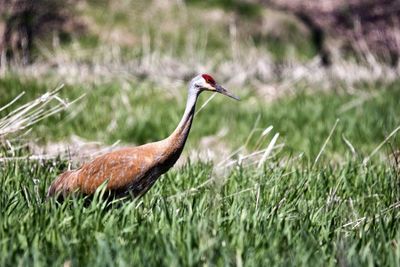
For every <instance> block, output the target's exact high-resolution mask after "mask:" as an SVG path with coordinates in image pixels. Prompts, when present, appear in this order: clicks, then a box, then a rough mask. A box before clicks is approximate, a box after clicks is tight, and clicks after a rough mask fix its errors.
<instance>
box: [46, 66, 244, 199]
mask: <svg viewBox="0 0 400 267" xmlns="http://www.w3.org/2000/svg"><path fill="white" fill-rule="evenodd" d="M203 91H210V92H216V93H220V94H222V95H225V96H227V97H230V98H233V99H235V100H239V98H238V97H237V96H235V95H233V94H232V93H231V92H229V91H228V90H227V89H225V88H224V87H223V86H221V85H220V84H218V83H217V82H216V81H215V79H214V78H213V77H212V76H211V75H210V74H199V75H197V76H196V77H194V78H193V79H192V80H191V81H190V83H189V88H188V96H187V102H186V108H185V111H184V114H183V117H182V119H181V120H180V122H179V124H178V126H177V127H176V128H175V130H174V131H173V132H172V133H171V134H170V135H169V136H168V137H167V138H165V139H163V140H160V141H156V142H152V143H147V144H143V145H140V146H136V147H124V148H120V149H118V150H115V151H112V152H109V153H105V154H103V155H100V156H98V157H96V158H94V159H93V160H92V161H90V162H88V163H84V164H83V165H82V166H81V167H80V168H78V169H75V170H67V171H65V172H64V173H62V174H60V175H59V176H58V177H57V178H56V179H55V180H54V181H53V182H52V184H51V185H50V187H49V189H48V191H47V198H52V197H59V198H61V199H64V198H65V197H67V196H69V195H71V194H74V193H78V194H82V195H86V196H93V195H94V193H95V192H96V190H97V189H98V188H99V187H101V185H102V184H105V190H106V192H108V194H109V195H111V196H114V197H124V196H128V195H130V196H132V197H141V196H143V195H144V194H145V193H146V192H147V191H148V190H149V189H150V188H151V187H152V186H153V185H154V183H155V182H156V181H157V179H158V178H159V177H160V176H161V175H162V174H164V173H166V172H167V171H168V170H169V169H170V168H172V167H173V166H174V164H175V163H176V161H177V160H178V158H179V157H180V155H181V153H182V150H183V148H184V146H185V143H186V140H187V138H188V135H189V132H190V128H191V126H192V122H193V117H194V114H195V108H196V102H197V99H198V97H199V95H200V93H201V92H203Z"/></svg>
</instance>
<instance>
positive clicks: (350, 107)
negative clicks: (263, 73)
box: [0, 1, 400, 266]
mask: <svg viewBox="0 0 400 267" xmlns="http://www.w3.org/2000/svg"><path fill="white" fill-rule="evenodd" d="M128 2H129V1H128ZM121 5H122V7H119V9H118V6H117V7H116V8H115V9H113V10H112V11H111V12H110V15H109V16H108V17H107V16H105V17H103V16H101V14H102V13H100V14H99V12H101V10H102V9H101V7H99V8H98V9H96V8H93V9H88V8H87V9H84V10H85V11H84V12H86V13H87V16H89V17H91V19H92V20H95V21H96V22H97V23H98V26H96V27H100V29H104V28H101V27H106V26H107V25H109V23H110V20H111V21H112V23H113V24H112V25H113V27H114V28H115V29H118V30H121V31H128V29H129V27H128V26H127V25H130V24H131V23H144V22H143V21H142V20H146V19H147V20H149V19H150V18H148V17H146V16H143V17H139V18H137V17H136V19H137V20H135V21H134V22H132V21H131V18H130V17H128V16H126V14H125V13H123V12H122V11H121V10H124V8H126V7H125V6H124V5H123V4H121ZM142 8H143V7H142V6H140V7H137V10H139V11H140V10H141V9H142ZM185 8H187V9H185V10H184V11H182V10H180V9H178V11H176V10H175V9H174V12H176V13H173V12H172V14H174V15H175V16H172V17H173V18H170V17H169V16H167V15H165V14H170V13H169V12H170V11H169V12H166V11H165V10H163V9H161V11H159V10H158V9H155V10H150V11H149V13H151V14H152V15H153V16H155V15H154V14H157V15H159V14H163V16H156V19H155V21H153V22H152V23H154V24H152V27H154V29H153V28H152V27H150V28H149V29H147V30H148V31H149V33H148V34H149V35H148V36H147V35H146V34H147V33H146V34H145V35H144V37H146V36H147V37H149V38H150V39H151V38H154V39H155V41H154V43H152V44H151V45H149V46H150V47H151V48H149V49H150V50H151V51H147V50H146V47H147V45H146V38H143V40H141V41H140V42H142V43H143V42H144V43H145V44H142V45H141V47H140V49H137V50H129V49H127V47H129V45H130V43H129V42H135V40H134V37H135V36H136V35H137V34H139V33H137V32H136V31H137V29H135V30H133V31H132V32H130V34H131V36H130V35H128V34H125V37H126V38H127V40H123V41H121V42H122V44H118V46H117V48H118V49H117V48H115V47H113V46H110V44H109V43H108V42H114V41H115V40H111V41H110V40H107V39H106V37H107V36H108V37H109V36H112V34H110V35H106V37H104V36H102V35H98V32H99V31H100V30H99V29H97V28H95V29H94V30H93V29H92V32H93V33H92V34H93V36H92V35H87V36H85V37H84V38H82V37H81V38H77V39H76V40H75V39H74V40H71V41H70V43H68V44H66V45H64V46H62V47H57V48H56V49H55V52H52V53H54V54H51V55H50V56H49V55H48V54H47V53H46V52H45V51H47V50H45V48H43V47H42V49H41V50H40V51H39V52H38V58H39V60H38V61H39V63H35V64H36V65H33V66H31V67H29V68H27V69H21V68H20V67H16V68H15V69H10V70H7V71H5V73H3V74H2V76H1V79H0V107H3V106H5V105H7V103H9V102H10V101H12V100H13V99H15V97H17V96H18V95H19V94H20V93H21V92H22V91H25V94H24V95H23V96H21V97H20V98H19V99H18V100H17V101H16V103H14V104H13V105H11V106H9V107H7V108H4V109H3V108H0V118H5V117H6V116H7V114H10V112H12V111H13V110H15V109H16V108H17V107H18V106H21V105H22V104H24V103H26V102H28V101H32V100H33V99H36V98H38V97H39V98H40V97H41V96H42V95H43V94H45V93H46V92H48V91H50V90H52V89H54V88H56V87H57V86H59V85H60V84H65V85H64V87H63V88H62V89H61V90H60V91H59V93H58V94H57V95H58V97H59V98H58V99H62V100H63V101H64V102H65V103H67V102H71V104H63V105H62V108H61V110H60V111H59V112H57V113H55V114H54V115H52V116H49V117H48V118H45V119H43V120H41V121H39V122H37V123H34V124H33V125H32V126H30V127H29V128H30V131H29V132H27V133H26V130H27V129H21V130H19V131H17V132H15V133H14V132H13V133H10V134H7V133H5V134H4V133H3V132H2V130H4V129H5V125H4V124H2V121H1V120H0V133H2V134H0V138H1V139H0V140H1V142H2V146H1V152H0V160H1V162H0V266H15V265H18V266H132V265H133V266H136V265H145V266H159V265H162V266H180V265H182V266H193V265H195V266H198V265H206V266H214V265H217V266H225V265H236V266H337V265H339V266H366V265H368V266H376V265H378V266H400V244H399V243H400V228H399V225H400V224H399V223H400V213H399V208H400V156H399V146H400V141H399V137H398V130H399V126H400V116H399V108H398V107H399V99H400V80H399V79H398V78H396V77H395V78H393V77H392V76H390V75H388V76H390V77H392V78H385V76H382V77H378V78H376V79H373V77H372V76H373V75H372V74H371V75H367V76H369V78H368V79H364V78H354V81H353V80H351V79H353V77H351V79H350V78H348V79H340V78H338V77H336V78H334V79H333V81H332V80H330V81H329V82H328V81H324V78H321V79H320V78H318V77H316V76H318V75H322V77H325V76H324V75H325V74H326V73H325V72H321V73H322V74H321V73H319V74H318V73H316V72H314V73H313V72H312V71H309V72H307V75H305V76H304V77H302V78H301V79H300V80H295V79H291V77H286V76H282V77H281V78H280V79H271V80H268V79H269V78H265V79H266V80H267V81H269V82H268V83H270V84H272V85H273V86H274V87H275V89H276V90H274V92H275V94H274V96H271V94H268V93H266V92H265V91H263V90H262V86H261V87H260V86H259V84H260V83H262V84H264V83H267V82H266V81H264V80H263V79H262V78H259V79H260V82H259V83H254V82H252V81H254V80H255V79H256V78H255V77H256V76H257V75H259V74H260V73H259V72H258V73H257V74H254V73H250V71H249V72H248V73H240V71H244V70H245V69H246V67H243V66H244V65H246V64H248V63H249V61H246V60H247V59H246V58H244V57H243V54H246V51H247V50H244V49H251V50H252V51H256V52H254V53H259V54H257V55H261V54H262V53H270V55H271V58H274V59H271V60H273V61H274V62H276V61H278V63H280V62H281V60H283V59H282V57H283V56H285V57H287V56H288V55H287V54H285V53H286V52H285V51H292V50H293V49H295V57H296V62H300V63H298V64H300V65H301V64H307V63H304V62H303V61H307V60H310V58H312V57H313V56H314V55H313V54H312V53H313V52H312V49H310V48H307V44H304V43H302V42H300V43H296V42H294V43H295V48H293V49H292V48H290V47H289V48H287V47H286V48H282V47H281V45H280V44H277V45H276V46H274V45H273V44H276V42H274V41H271V42H268V43H269V44H272V46H271V47H269V48H268V52H266V51H264V50H263V49H264V48H260V47H259V46H258V45H257V44H249V43H248V40H247V39H246V38H244V37H240V36H239V37H238V40H237V45H238V48H237V49H238V51H239V53H240V54H242V56H240V55H236V56H235V55H234V54H235V53H237V51H236V50H235V49H234V48H232V49H233V50H230V47H228V46H226V44H225V43H224V42H223V41H222V40H223V37H224V36H225V35H226V36H225V37H226V39H229V38H230V39H229V40H232V38H231V36H230V35H229V33H227V32H226V28H224V27H223V26H224V25H222V26H218V25H219V24H218V23H216V22H215V21H211V22H210V23H214V24H215V25H214V24H212V25H213V27H211V29H210V30H209V32H207V31H206V28H207V26H206V25H205V24H204V23H205V22H204V21H202V20H201V19H196V20H194V21H192V22H191V23H192V24H189V25H186V26H182V27H180V28H179V30H180V32H178V33H177V34H176V35H168V34H166V35H165V36H164V35H162V36H161V35H160V36H158V37H157V34H159V33H158V32H157V29H156V27H155V26H154V25H156V24H157V23H158V21H157V20H166V21H168V22H170V20H172V21H174V20H178V22H179V20H180V19H182V17H185V16H184V15H182V12H183V13H184V14H186V13H187V14H193V13H195V12H199V10H202V7H201V6H199V5H196V4H194V5H188V6H187V7H185ZM215 10H219V9H216V8H215ZM215 10H214V8H213V9H212V11H213V12H217V11H215ZM139 11H138V13H140V12H139ZM202 12H207V11H202ZM218 12H220V11H218ZM86 13H85V14H86ZM227 23H229V22H227ZM248 23H249V24H251V20H250V22H248ZM166 24H168V23H166ZM177 24H179V23H176V24H173V23H172V24H168V25H163V27H172V28H173V29H176V27H178V26H177ZM192 26H193V27H197V29H198V31H199V32H200V33H199V36H208V38H209V40H208V41H207V43H205V44H203V45H202V44H201V40H199V41H196V42H195V44H193V43H192V39H191V38H188V39H190V40H191V41H190V42H189V41H188V39H185V38H184V37H182V36H184V33H187V32H189V29H188V28H190V27H192ZM225 26H226V25H225ZM174 27H175V28H174ZM185 27H187V28H185ZM114 28H113V29H114ZM128 32H129V31H128ZM160 32H163V33H164V31H160ZM219 33H221V34H219ZM224 34H225V35H224ZM154 36H155V37H154ZM295 36H297V35H295ZM128 37H131V38H132V40H131V39H130V38H128ZM157 38H161V39H162V40H166V41H165V42H164V43H163V42H161V43H157ZM219 38H222V40H221V39H219ZM296 38H298V37H296ZM200 39H201V38H200ZM226 39H225V40H226ZM151 40H153V39H151ZM296 40H297V39H296ZM197 42H198V43H200V44H198V43H197ZM168 45H170V46H171V47H173V46H174V45H175V46H176V47H175V48H174V50H172V51H171V50H170V47H169V46H168ZM193 46H194V47H197V48H201V53H203V55H202V56H199V57H198V58H196V59H198V60H199V61H200V63H199V64H200V67H199V66H194V69H193V70H191V71H193V72H194V73H195V71H199V70H201V71H205V70H204V69H205V67H204V66H211V67H210V69H211V70H207V72H209V71H210V72H212V71H215V72H217V74H216V75H215V78H217V79H218V78H219V79H218V80H221V83H222V84H227V86H228V87H229V88H230V89H231V90H232V91H233V92H234V93H235V94H237V95H239V96H240V97H241V101H240V102H234V101H233V100H230V99H228V98H225V97H223V96H221V95H216V96H215V97H213V98H212V99H211V101H209V102H208V100H209V97H210V96H211V95H210V94H209V93H203V94H202V95H201V97H200V103H199V104H198V106H197V110H198V113H197V114H196V116H195V119H194V124H193V127H192V130H191V133H190V136H189V141H188V143H187V144H186V146H185V150H184V154H183V155H182V158H181V159H180V161H179V162H178V164H177V166H175V167H174V168H173V169H172V170H171V171H170V172H168V173H167V174H165V175H164V176H162V177H161V178H160V179H159V181H158V182H157V183H156V184H155V186H154V187H153V188H152V189H151V190H150V191H149V192H148V193H147V194H146V195H145V196H144V197H143V198H140V199H122V200H118V201H114V202H107V201H103V200H102V198H101V196H102V194H103V193H104V188H103V189H100V190H98V192H97V193H96V196H95V197H94V200H93V201H92V202H91V203H90V204H87V203H86V202H85V199H82V198H74V197H71V198H69V199H67V200H66V201H65V202H63V203H58V202H56V201H55V200H54V199H50V200H46V197H45V196H46V190H47V188H48V186H49V185H50V183H51V181H52V180H54V179H55V178H56V177H57V175H58V174H60V173H61V172H62V171H64V170H66V169H67V168H68V167H69V165H70V164H72V166H77V165H79V164H80V162H81V161H82V160H87V159H88V158H91V157H92V156H93V154H92V152H93V151H92V150H90V151H89V150H87V149H88V148H87V147H86V146H85V145H83V146H79V145H77V143H76V139H79V142H83V143H91V142H96V145H95V147H96V149H98V150H99V149H113V148H116V147H119V146H124V145H136V144H142V143H146V142H151V141H155V140H160V139H162V138H165V137H166V136H168V134H169V133H171V132H172V131H173V130H174V128H175V127H176V125H177V123H178V122H179V120H180V116H181V115H182V114H183V111H184V108H185V101H186V91H187V81H188V80H189V79H190V78H191V75H192V72H191V71H186V70H181V69H180V68H178V67H182V66H185V62H187V64H188V65H189V66H192V65H191V64H193V61H192V60H193V58H191V56H190V50H191V48H190V47H192V48H193ZM109 47H111V48H110V49H109ZM112 49H116V52H115V51H114V50H112ZM282 49H283V50H282ZM92 51H94V52H93V56H91V55H92V54H91V53H92ZM106 51H111V52H110V54H112V55H110V56H109V57H107V53H106ZM113 51H114V52H115V53H114V52H113ZM235 51H236V52H235ZM263 51H264V52H263ZM113 53H114V54H113ZM103 57H104V58H103ZM149 58H150V59H149ZM170 58H173V59H175V60H176V61H174V62H172V63H170V64H172V66H171V67H170V68H171V69H174V68H177V69H176V73H173V74H172V75H171V74H170V72H168V68H167V67H169V65H166V64H167V63H166V62H170V61H169V59H170ZM124 59H125V60H126V62H125V61H124ZM51 60H55V61H57V62H58V60H60V62H62V63H57V64H59V66H58V67H56V68H54V67H48V65H52V63H48V62H49V61H51ZM146 60H149V62H150V63H149V65H146ZM136 61H139V62H141V63H140V64H139V67H138V68H141V69H140V71H138V70H137V69H135V68H133V69H135V71H137V72H134V73H130V71H131V70H132V67H131V66H130V65H129V64H130V63H131V64H133V65H134V64H135V62H136ZM76 62H79V64H78V63H76ZM132 62H133V63H132ZM143 62H144V63H143ZM157 62H158V63H157ZM160 62H162V64H161V63H160ZM210 62H211V63H210ZM221 62H222V63H223V62H229V64H231V65H229V66H228V67H229V68H231V69H232V70H233V71H234V72H233V73H232V75H233V76H235V77H239V76H240V75H241V74H243V75H244V76H245V77H246V78H245V79H244V81H240V82H237V81H236V82H235V81H232V80H234V79H233V78H232V79H230V78H231V77H229V74H226V72H224V71H223V68H224V65H223V64H222V63H221ZM302 62H303V63H302ZM208 63H209V64H208ZM278 63H277V64H278ZM47 64H48V65H47ZM53 64H54V62H53ZM63 64H65V66H64V65H63ZM85 64H88V65H93V66H95V67H93V69H90V70H87V69H85ZM163 64H164V65H163ZM227 64H228V63H227ZM237 65H239V66H241V67H237V68H236V69H235V68H234V67H235V66H237ZM289 65H290V64H289ZM292 65H293V64H292ZM42 66H45V69H46V70H45V71H42V72H41V71H40V70H41V69H42ZM82 66H83V67H82ZM96 66H98V67H97V68H96ZM104 66H111V67H108V68H104ZM135 66H136V65H135ZM165 66H167V67H165ZM177 66H178V67H177ZM113 67H115V68H116V70H110V69H112V68H113ZM163 67H165V68H163ZM238 68H239V70H238ZM287 68H288V69H289V68H290V67H287ZM361 68H364V67H363V66H361V65H360V66H359V67H357V70H359V69H361ZM376 68H378V67H376ZM382 68H383V67H382ZM178 69H179V70H178ZM221 69H222V70H221ZM367 69H368V68H367ZM96 70H100V71H97V72H96ZM142 71H143V72H144V74H143V73H142ZM157 71H159V72H160V74H159V75H157V74H156V73H157ZM180 71H181V72H180ZM235 71H236V72H235ZM291 71H292V72H293V73H294V71H293V70H288V72H291ZM333 72H334V71H332V73H333ZM361 72H362V71H360V73H361ZM82 73H83V74H82ZM324 73H325V74H324ZM357 73H358V72H356V71H355V72H354V73H352V74H349V76H352V75H354V76H356V75H358V74H357ZM162 75H165V76H166V77H167V79H166V80H163V77H160V76H162ZM168 75H169V76H168ZM177 75H182V77H181V78H179V79H178V78H176V76H177ZM189 75H190V76H189ZM183 76H184V77H183ZM186 76H188V77H186ZM288 76H290V75H288ZM333 76H334V74H333ZM363 77H365V76H363ZM370 77H372V78H370ZM175 80H176V81H177V82H175ZM327 80H328V79H327ZM288 81H289V82H288ZM288 84H289V85H288ZM288 87H290V89H287V88H288ZM280 91H282V92H280ZM268 92H269V91H268ZM75 99H78V100H77V101H76V102H73V101H74V100H75ZM64 102H63V103H64ZM72 102H73V103H72ZM57 104H59V100H57V99H55V100H54V101H51V102H49V104H48V105H46V106H45V107H44V112H45V113H46V111H48V112H50V111H51V108H52V107H55V105H57ZM14 123H15V122H14ZM6 126H7V125H6ZM270 126H273V128H272V129H271V127H270ZM278 133H279V137H278V135H277V134H278ZM276 138H277V139H276ZM74 140H75V141H74ZM117 141H119V142H117ZM116 142H117V143H116ZM79 144H81V143H79ZM55 146H57V147H61V148H62V149H61V150H62V152H59V151H58V150H57V151H56V152H57V153H55V152H54V151H53V150H52V148H53V147H55ZM82 158H83V159H82Z"/></svg>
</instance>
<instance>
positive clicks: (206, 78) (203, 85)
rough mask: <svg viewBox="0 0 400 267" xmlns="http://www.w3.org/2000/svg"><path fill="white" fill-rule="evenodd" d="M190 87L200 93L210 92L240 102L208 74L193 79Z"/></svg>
mask: <svg viewBox="0 0 400 267" xmlns="http://www.w3.org/2000/svg"><path fill="white" fill-rule="evenodd" d="M190 87H191V88H193V89H195V90H197V91H198V92H202V91H210V92H217V93H220V94H223V95H226V96H229V97H231V98H233V99H236V100H240V99H239V97H237V96H235V95H233V94H232V93H230V92H229V91H228V90H226V89H225V88H224V87H222V86H221V85H219V84H218V83H217V82H216V81H215V80H214V78H213V77H211V75H209V74H200V75H197V76H196V77H194V78H193V80H192V81H191V82H190Z"/></svg>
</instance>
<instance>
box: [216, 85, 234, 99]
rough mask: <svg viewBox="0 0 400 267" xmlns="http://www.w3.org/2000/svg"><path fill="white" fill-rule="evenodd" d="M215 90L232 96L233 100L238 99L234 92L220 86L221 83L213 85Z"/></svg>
mask: <svg viewBox="0 0 400 267" xmlns="http://www.w3.org/2000/svg"><path fill="white" fill-rule="evenodd" d="M215 90H216V91H217V92H218V93H220V94H223V95H226V96H229V97H230V98H233V99H235V100H240V98H239V97H237V96H235V95H234V94H232V93H231V92H229V91H228V90H226V89H225V88H224V87H222V86H221V85H219V84H217V85H216V86H215Z"/></svg>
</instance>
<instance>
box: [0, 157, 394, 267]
mask: <svg viewBox="0 0 400 267" xmlns="http://www.w3.org/2000/svg"><path fill="white" fill-rule="evenodd" d="M60 167H62V165H61V163H60V162H57V161H55V162H54V161H52V162H30V163H28V162H14V163H10V164H8V165H7V166H5V167H4V166H3V170H2V179H1V198H0V207H1V213H0V214H1V215H0V219H1V222H2V223H1V227H0V235H1V236H2V238H1V243H0V251H1V257H0V259H1V260H0V265H2V266H7V265H14V264H18V265H22V266H25V265H29V266H32V265H34V266H45V265H51V266H54V265H56V266H59V265H62V264H64V263H65V262H70V263H72V265H73V266H81V265H91V266H93V265H95V266H112V265H120V266H125V265H132V264H133V263H134V264H139V265H151V266H155V265H167V266H171V265H203V264H206V265H241V264H244V265H245V266H254V265H279V266H286V265H307V266H309V265H314V266H315V265H322V266H326V265H329V266H332V265H338V264H345V265H350V266H354V265H371V266H372V265H380V266H382V265H391V266H396V265H397V266H398V264H399V258H400V249H399V247H398V242H399V241H400V231H399V228H398V227H397V225H398V223H399V213H398V209H397V208H396V207H393V206H392V205H393V204H395V205H397V207H398V205H399V197H400V190H399V182H400V180H399V177H398V175H397V174H396V172H395V170H394V169H392V168H390V167H388V166H387V165H385V164H374V165H368V166H362V165H360V164H359V163H358V162H354V161H352V160H349V161H348V162H347V163H346V164H345V165H343V166H340V167H339V166H333V165H330V164H324V166H321V167H319V168H315V169H312V168H310V167H309V166H308V164H307V163H304V162H302V161H299V160H296V159H294V158H292V159H290V160H288V161H287V162H285V164H284V165H283V166H282V164H279V162H277V161H273V162H270V163H269V164H268V165H266V166H264V168H263V169H257V170H256V169H251V168H241V167H240V166H238V167H236V168H234V169H233V170H232V171H230V172H228V173H227V174H226V175H225V176H223V175H215V174H214V173H213V166H212V164H205V163H201V162H199V163H195V164H188V165H185V166H184V167H182V168H181V169H178V170H174V171H172V172H169V173H168V174H167V175H166V176H164V177H163V178H162V179H161V181H159V182H158V183H157V184H156V185H155V187H154V188H152V190H151V191H150V192H149V193H148V194H147V195H146V196H145V197H144V198H143V199H141V200H136V201H128V202H124V203H123V204H118V203H114V205H113V206H112V205H111V204H107V203H106V202H102V201H99V200H95V201H94V202H92V203H91V205H89V206H87V207H85V206H84V201H83V200H82V199H69V200H68V201H67V202H65V203H63V204H57V203H55V202H54V201H53V200H51V201H47V202H45V200H44V194H45V190H46V187H47V185H48V184H49V182H50V181H51V180H52V179H53V177H54V176H55V175H56V174H57V173H58V169H59V168H60ZM210 178H213V179H214V180H212V182H211V183H209V184H208V186H203V187H200V188H198V189H197V190H192V191H188V192H187V194H182V191H185V190H188V189H190V188H196V187H199V185H201V184H203V183H204V182H206V181H208V180H209V179H210ZM107 205H111V207H110V206H107Z"/></svg>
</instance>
